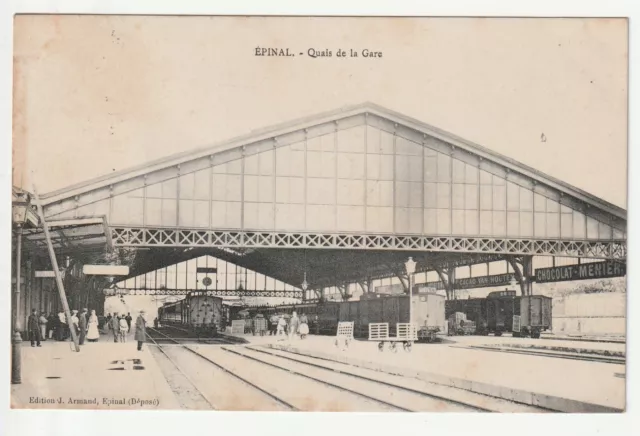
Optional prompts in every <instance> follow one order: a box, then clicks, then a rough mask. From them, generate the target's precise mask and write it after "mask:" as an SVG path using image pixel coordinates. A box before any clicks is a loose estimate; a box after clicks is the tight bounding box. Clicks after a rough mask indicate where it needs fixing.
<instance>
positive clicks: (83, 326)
mask: <svg viewBox="0 0 640 436" xmlns="http://www.w3.org/2000/svg"><path fill="white" fill-rule="evenodd" d="M78 329H79V330H80V334H79V336H78V343H79V344H80V345H84V338H85V337H86V336H87V309H86V308H85V309H82V312H81V313H80V316H79V317H78Z"/></svg>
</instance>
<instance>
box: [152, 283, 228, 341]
mask: <svg viewBox="0 0 640 436" xmlns="http://www.w3.org/2000/svg"><path fill="white" fill-rule="evenodd" d="M227 312H228V309H227V308H226V307H225V306H224V305H223V304H222V298H220V297H214V296H211V295H208V294H207V292H206V291H192V292H190V293H189V294H187V296H186V298H184V299H182V300H179V301H176V302H173V303H165V304H164V305H163V306H161V307H160V308H158V321H159V322H160V324H167V325H180V326H183V327H186V328H189V329H192V330H194V331H198V332H207V333H209V334H211V335H215V334H216V333H217V332H220V331H224V330H225V327H226V324H227V319H228V316H229V315H228V313H227Z"/></svg>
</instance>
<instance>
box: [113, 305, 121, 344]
mask: <svg viewBox="0 0 640 436" xmlns="http://www.w3.org/2000/svg"><path fill="white" fill-rule="evenodd" d="M111 331H113V342H118V334H119V333H120V321H119V320H118V312H113V317H112V318H111Z"/></svg>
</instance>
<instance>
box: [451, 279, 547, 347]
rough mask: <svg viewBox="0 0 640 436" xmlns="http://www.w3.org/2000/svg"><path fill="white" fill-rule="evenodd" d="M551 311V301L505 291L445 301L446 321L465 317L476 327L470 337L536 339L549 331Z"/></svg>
mask: <svg viewBox="0 0 640 436" xmlns="http://www.w3.org/2000/svg"><path fill="white" fill-rule="evenodd" d="M551 307H552V306H551V298H550V297H546V296H544V295H528V296H516V291H509V290H505V291H497V292H491V293H489V295H487V297H486V298H469V299H466V300H464V299H463V300H447V302H446V303H445V312H446V318H447V319H448V320H449V319H452V318H456V314H464V316H465V321H469V322H473V323H475V331H474V332H471V334H478V335H488V334H490V333H493V334H494V335H496V336H501V335H502V334H503V333H512V335H513V336H515V337H526V336H530V337H532V338H539V337H540V334H541V332H543V331H545V330H550V329H551V328H552V323H551V321H552V313H551ZM449 330H450V331H451V329H449ZM457 330H459V329H457ZM465 333H468V332H465Z"/></svg>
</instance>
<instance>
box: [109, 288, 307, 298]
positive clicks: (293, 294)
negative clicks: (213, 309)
mask: <svg viewBox="0 0 640 436" xmlns="http://www.w3.org/2000/svg"><path fill="white" fill-rule="evenodd" d="M189 292H198V293H201V294H202V295H208V296H213V297H275V298H298V299H301V298H302V291H244V290H242V291H238V290H224V291H223V290H218V291H215V290H212V291H204V290H202V289H122V288H120V289H118V290H117V292H116V290H115V289H106V290H105V291H104V293H105V295H107V296H115V295H187V294H188V293H189Z"/></svg>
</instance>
